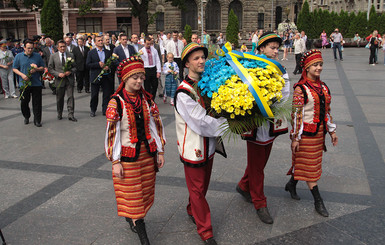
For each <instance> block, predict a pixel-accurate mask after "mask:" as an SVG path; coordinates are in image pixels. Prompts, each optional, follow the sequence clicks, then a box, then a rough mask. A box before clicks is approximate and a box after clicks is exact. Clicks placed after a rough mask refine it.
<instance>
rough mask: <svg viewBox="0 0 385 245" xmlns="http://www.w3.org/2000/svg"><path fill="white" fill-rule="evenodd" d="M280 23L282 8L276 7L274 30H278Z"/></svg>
mask: <svg viewBox="0 0 385 245" xmlns="http://www.w3.org/2000/svg"><path fill="white" fill-rule="evenodd" d="M281 22H282V7H281V6H277V7H276V8H275V29H277V28H278V25H279V23H281Z"/></svg>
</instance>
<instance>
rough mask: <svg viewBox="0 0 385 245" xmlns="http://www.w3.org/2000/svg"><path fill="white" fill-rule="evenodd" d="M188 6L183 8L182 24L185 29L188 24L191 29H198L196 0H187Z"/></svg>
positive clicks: (186, 4)
mask: <svg viewBox="0 0 385 245" xmlns="http://www.w3.org/2000/svg"><path fill="white" fill-rule="evenodd" d="M185 6H186V8H185V9H184V10H182V26H181V29H182V30H183V29H184V27H185V26H186V25H189V26H191V29H193V30H198V7H197V4H196V2H195V1H194V0H185Z"/></svg>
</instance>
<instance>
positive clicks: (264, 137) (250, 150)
mask: <svg viewBox="0 0 385 245" xmlns="http://www.w3.org/2000/svg"><path fill="white" fill-rule="evenodd" d="M281 44H282V38H281V37H280V36H278V35H277V34H275V33H273V32H266V33H264V34H263V35H262V36H261V37H260V38H259V40H258V44H257V50H258V51H259V52H260V53H261V54H264V55H266V56H267V58H270V59H276V58H277V57H278V51H279V47H280V46H281ZM282 77H283V78H284V79H285V86H284V87H283V88H282V99H281V102H280V103H281V104H283V103H285V102H286V101H287V99H288V98H289V94H290V81H289V76H288V74H287V73H285V74H284V75H283V76H282ZM275 122H276V124H273V123H267V124H264V125H262V126H260V127H258V128H257V129H255V130H252V131H251V132H246V133H245V134H243V135H242V138H244V139H245V140H246V141H247V167H246V170H245V174H244V175H243V177H242V179H241V180H240V181H239V182H238V185H237V186H236V190H237V192H238V193H239V194H241V195H242V196H243V197H244V198H245V200H246V201H247V202H250V203H253V205H254V208H255V209H256V210H257V215H258V217H259V219H260V220H261V221H262V222H264V223H266V224H272V223H273V222H274V221H273V218H272V217H271V215H270V213H269V210H268V208H267V202H266V196H265V194H264V191H263V189H264V183H263V182H264V169H265V166H266V164H267V161H268V160H269V156H270V153H271V149H272V147H273V142H274V140H275V138H276V137H277V136H278V135H280V134H284V133H287V131H288V130H287V123H286V121H285V120H279V121H275Z"/></svg>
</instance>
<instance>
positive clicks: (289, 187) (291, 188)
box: [285, 175, 301, 200]
mask: <svg viewBox="0 0 385 245" xmlns="http://www.w3.org/2000/svg"><path fill="white" fill-rule="evenodd" d="M297 183H298V180H294V176H293V175H292V176H291V178H290V180H289V182H287V184H286V186H285V191H288V192H290V196H291V198H293V199H295V200H300V199H301V198H300V197H299V196H298V195H297V188H296V187H297Z"/></svg>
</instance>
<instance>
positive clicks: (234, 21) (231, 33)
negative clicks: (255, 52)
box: [226, 9, 239, 48]
mask: <svg viewBox="0 0 385 245" xmlns="http://www.w3.org/2000/svg"><path fill="white" fill-rule="evenodd" d="M238 32H239V22H238V17H237V16H236V15H235V13H234V11H233V10H232V9H231V10H230V12H229V22H228V24H227V28H226V39H227V41H229V42H230V43H231V44H233V45H234V48H237V47H238Z"/></svg>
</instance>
